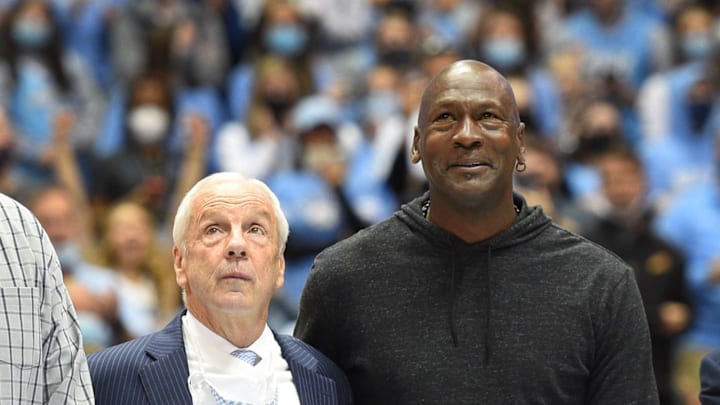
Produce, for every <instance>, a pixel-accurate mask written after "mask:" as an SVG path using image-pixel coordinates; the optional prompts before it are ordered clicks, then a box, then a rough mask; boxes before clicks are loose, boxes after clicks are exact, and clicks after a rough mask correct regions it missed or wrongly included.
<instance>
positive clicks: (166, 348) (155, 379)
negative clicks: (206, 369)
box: [140, 311, 192, 404]
mask: <svg viewBox="0 0 720 405" xmlns="http://www.w3.org/2000/svg"><path fill="white" fill-rule="evenodd" d="M184 314H185V311H182V312H181V313H180V314H179V315H178V316H176V317H175V319H173V320H172V321H171V322H170V323H169V324H168V325H167V326H166V327H165V328H164V329H163V330H162V331H161V332H160V333H158V334H157V335H155V336H154V337H153V339H152V340H150V342H148V345H147V348H146V353H147V355H148V356H149V357H150V358H151V359H153V360H154V361H151V362H150V363H149V364H148V365H146V366H145V367H143V368H142V369H141V370H140V380H141V381H142V384H143V387H144V388H145V391H146V393H147V397H148V398H149V400H150V403H151V404H161V403H162V404H167V403H173V404H191V403H192V397H191V396H190V390H189V389H188V381H187V380H188V363H187V355H186V354H185V344H184V342H183V334H182V322H181V317H182V316H183V315H184Z"/></svg>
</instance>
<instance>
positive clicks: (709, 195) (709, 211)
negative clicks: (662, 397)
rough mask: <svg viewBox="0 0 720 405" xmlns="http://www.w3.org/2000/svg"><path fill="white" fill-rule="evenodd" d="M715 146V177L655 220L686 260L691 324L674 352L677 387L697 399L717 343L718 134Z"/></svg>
mask: <svg viewBox="0 0 720 405" xmlns="http://www.w3.org/2000/svg"><path fill="white" fill-rule="evenodd" d="M715 139H716V142H715V145H714V149H713V150H714V153H715V162H714V166H713V169H714V177H713V179H712V180H711V181H707V182H703V183H701V184H697V185H695V186H692V187H688V188H687V189H686V190H685V191H684V192H682V193H681V194H680V195H678V196H677V197H675V198H674V199H673V201H672V204H671V205H670V206H669V207H668V208H667V210H666V211H664V212H662V213H661V214H660V215H659V216H658V217H657V218H656V221H655V226H656V228H657V230H658V232H659V234H660V235H661V236H662V237H663V238H665V239H666V240H668V241H670V242H672V243H673V244H674V245H675V246H676V247H677V248H679V249H680V251H681V252H682V253H683V255H684V256H685V258H686V261H687V266H686V269H687V270H686V274H687V276H686V279H687V280H686V281H687V286H688V291H689V296H690V299H691V303H692V306H693V315H694V316H693V322H692V324H691V325H690V329H689V330H688V332H687V333H686V334H685V336H684V338H683V339H682V341H681V345H680V347H679V350H678V374H679V375H678V377H677V378H678V382H677V384H678V387H679V389H680V390H681V392H682V394H683V396H684V397H685V398H688V399H689V400H692V401H697V396H698V393H699V391H700V381H699V377H698V369H699V366H700V361H701V359H702V358H703V357H704V356H705V355H706V354H707V353H708V352H710V351H711V350H712V349H714V348H717V347H720V238H718V237H717V229H719V228H718V227H720V142H718V141H717V140H718V139H720V134H718V136H716V138H715Z"/></svg>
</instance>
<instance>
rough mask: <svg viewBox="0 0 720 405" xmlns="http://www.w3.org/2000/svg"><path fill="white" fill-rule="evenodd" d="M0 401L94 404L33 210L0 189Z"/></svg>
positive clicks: (71, 315) (58, 278)
mask: <svg viewBox="0 0 720 405" xmlns="http://www.w3.org/2000/svg"><path fill="white" fill-rule="evenodd" d="M0 403H2V404H9V403H13V404H92V403H94V397H93V391H92V385H91V382H90V373H89V371H88V366H87V361H86V359H85V352H84V351H83V349H82V338H81V335H80V328H79V326H78V322H77V317H76V315H75V309H74V308H73V306H72V302H71V301H70V297H69V296H68V293H67V290H66V289H65V284H64V283H63V279H62V272H61V270H60V264H59V261H58V258H57V255H56V254H55V250H54V248H53V246H52V245H51V243H50V239H48V237H47V235H46V234H45V231H44V229H43V228H42V227H41V226H40V224H39V223H38V221H37V220H36V218H35V216H34V215H33V214H32V213H31V212H30V211H29V210H28V209H27V208H25V207H23V206H22V205H20V204H18V203H17V202H16V201H14V200H12V199H11V198H9V197H7V196H5V195H2V194H0Z"/></svg>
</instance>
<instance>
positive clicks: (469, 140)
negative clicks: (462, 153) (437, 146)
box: [453, 117, 482, 149]
mask: <svg viewBox="0 0 720 405" xmlns="http://www.w3.org/2000/svg"><path fill="white" fill-rule="evenodd" d="M480 132H481V131H480V127H479V126H478V125H477V123H476V122H475V121H473V119H472V118H471V117H465V118H463V119H462V121H461V122H460V124H459V127H458V129H457V131H456V132H455V134H454V135H453V143H454V145H455V146H457V147H461V148H467V149H470V148H477V147H480V146H482V134H481V133H480Z"/></svg>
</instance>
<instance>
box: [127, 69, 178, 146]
mask: <svg viewBox="0 0 720 405" xmlns="http://www.w3.org/2000/svg"><path fill="white" fill-rule="evenodd" d="M171 105H172V100H171V95H170V92H169V89H168V88H167V86H166V85H165V83H164V82H162V81H161V80H160V79H158V78H154V77H143V78H141V79H140V80H139V81H138V82H137V83H135V84H134V85H133V87H132V91H131V94H130V103H129V106H128V112H127V117H126V120H127V126H128V129H129V130H130V135H131V136H132V137H133V139H135V141H136V142H138V143H139V144H141V145H154V144H157V143H159V142H160V141H162V140H163V139H164V138H165V137H166V135H167V132H168V131H169V129H170V124H171V116H170V108H171Z"/></svg>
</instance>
